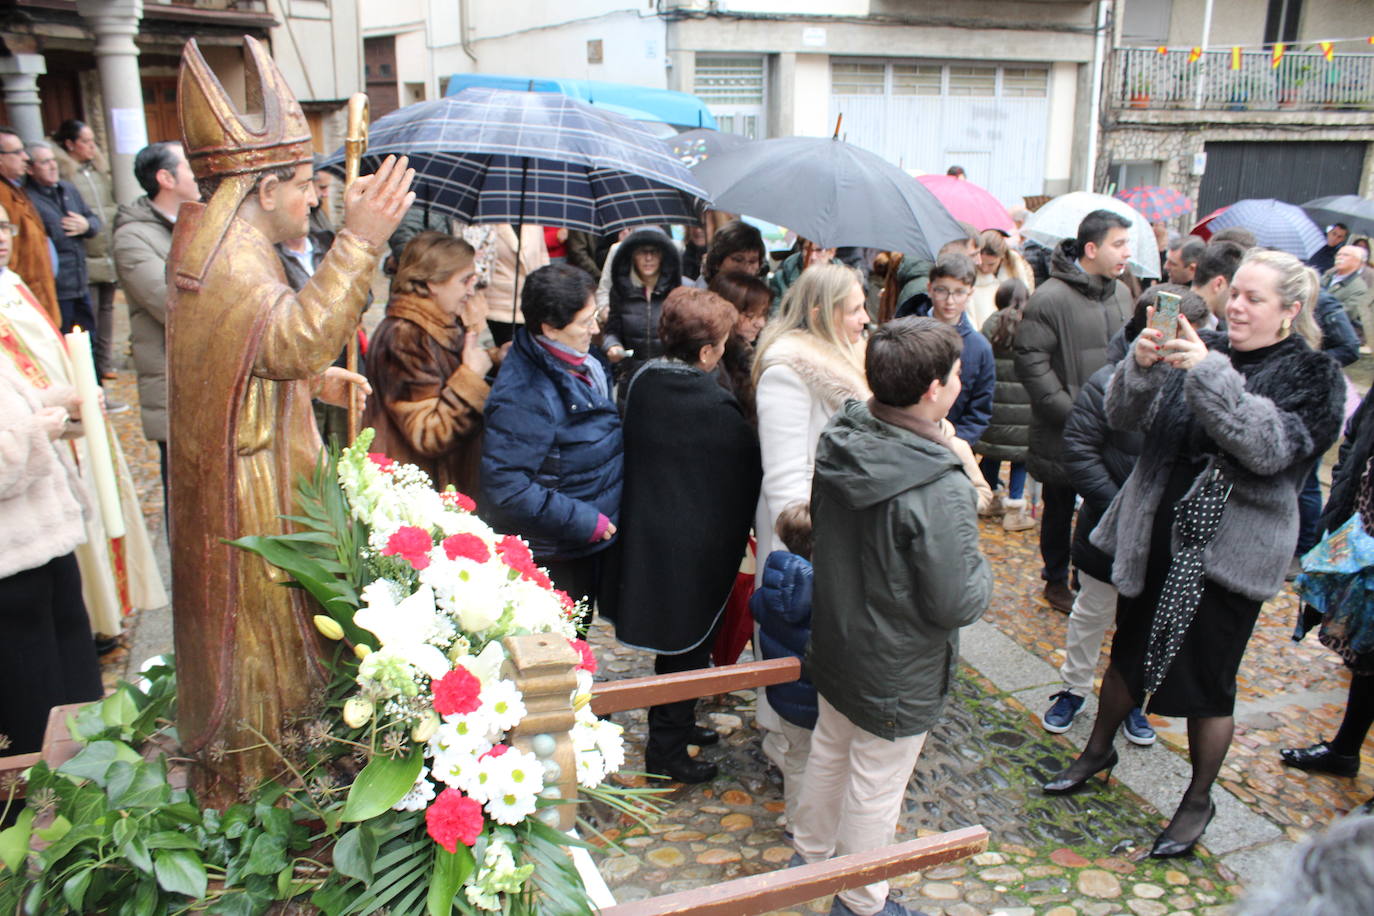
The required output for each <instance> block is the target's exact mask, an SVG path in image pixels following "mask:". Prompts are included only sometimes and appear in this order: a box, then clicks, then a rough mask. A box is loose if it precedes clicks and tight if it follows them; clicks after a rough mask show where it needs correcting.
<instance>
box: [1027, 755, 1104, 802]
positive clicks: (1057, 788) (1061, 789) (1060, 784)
mask: <svg viewBox="0 0 1374 916" xmlns="http://www.w3.org/2000/svg"><path fill="white" fill-rule="evenodd" d="M1082 759H1083V758H1081V757H1080V758H1079V759H1078V760H1076V761H1074V762H1073V763H1072V764H1070V765H1069V767H1068V769H1066V770H1065V771H1064V772H1062V773H1060V774H1059V775H1058V776H1056V777H1054V778H1053V779H1051V780H1050V781H1049V782H1047V783H1045V784H1044V785H1043V786H1041V787H1040V791H1042V792H1044V793H1045V794H1046V795H1072V794H1073V793H1075V792H1077V791H1078V790H1079V789H1081V788H1083V787H1084V786H1086V785H1087V784H1088V780H1089V779H1092V778H1093V777H1094V776H1096V775H1097V774H1098V773H1101V774H1102V782H1103V783H1106V782H1107V780H1109V779H1111V778H1112V767H1114V766H1116V762H1117V760H1119V759H1120V758H1119V757H1118V756H1117V753H1116V748H1112V752H1111V753H1110V754H1108V755H1107V756H1106V757H1104V758H1102V762H1101V763H1099V764H1098V765H1097V766H1095V767H1093V769H1091V770H1089V771H1088V772H1087V773H1084V774H1083V775H1082V776H1080V777H1079V778H1078V779H1074V778H1072V777H1070V776H1069V771H1070V770H1072V769H1073V768H1074V767H1075V766H1077V764H1078V762H1079V760H1082ZM1089 765H1090V766H1091V764H1089Z"/></svg>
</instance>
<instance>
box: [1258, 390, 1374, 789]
mask: <svg viewBox="0 0 1374 916" xmlns="http://www.w3.org/2000/svg"><path fill="white" fill-rule="evenodd" d="M1371 414H1374V398H1371V397H1365V399H1364V400H1363V401H1361V402H1360V406H1359V409H1358V410H1356V411H1355V415H1354V416H1352V417H1351V418H1350V423H1349V425H1347V426H1346V429H1345V441H1344V442H1342V443H1341V451H1340V458H1339V459H1337V462H1336V467H1335V469H1334V470H1333V471H1332V472H1331V497H1330V498H1329V499H1328V500H1327V501H1326V509H1325V510H1324V511H1323V512H1322V517H1321V533H1322V534H1326V533H1327V532H1330V531H1334V530H1335V529H1337V528H1339V527H1340V526H1341V525H1343V524H1345V521H1346V519H1348V518H1350V516H1351V515H1353V514H1354V512H1355V508H1356V505H1357V501H1358V499H1359V496H1360V489H1361V487H1362V486H1366V485H1368V484H1366V482H1365V481H1364V475H1365V468H1366V466H1368V464H1369V459H1370V458H1371V457H1374V416H1371ZM1320 622H1321V619H1320V618H1319V617H1317V616H1316V614H1315V613H1314V612H1313V611H1312V610H1311V609H1310V608H1307V609H1305V615H1304V620H1303V623H1302V630H1303V631H1305V630H1306V629H1308V628H1310V627H1312V626H1315V625H1317V624H1318V623H1320ZM1356 667H1358V668H1360V669H1362V670H1363V671H1364V672H1365V673H1359V672H1358V671H1355V670H1353V669H1352V671H1351V674H1350V696H1349V699H1348V700H1347V701H1346V704H1345V718H1344V719H1343V720H1341V727H1340V730H1339V731H1337V732H1336V737H1334V738H1332V739H1331V740H1330V741H1319V742H1317V743H1316V744H1314V745H1312V746H1311V747H1286V748H1284V749H1283V750H1281V751H1280V752H1279V754H1280V756H1281V757H1282V758H1283V762H1284V763H1285V764H1286V765H1288V766H1290V767H1296V768H1297V769H1299V770H1314V771H1316V772H1318V773H1334V774H1335V775H1337V776H1355V775H1356V774H1358V773H1359V772H1360V747H1361V746H1362V745H1363V744H1364V739H1365V736H1367V735H1368V734H1369V726H1370V725H1371V724H1374V659H1367V658H1366V659H1359V660H1358V661H1357V662H1356Z"/></svg>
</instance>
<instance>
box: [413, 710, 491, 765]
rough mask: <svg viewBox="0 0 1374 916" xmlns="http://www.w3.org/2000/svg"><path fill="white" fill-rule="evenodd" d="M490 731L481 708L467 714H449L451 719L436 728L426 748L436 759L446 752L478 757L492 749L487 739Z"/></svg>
mask: <svg viewBox="0 0 1374 916" xmlns="http://www.w3.org/2000/svg"><path fill="white" fill-rule="evenodd" d="M488 731H490V728H489V727H488V726H487V724H486V717H485V716H483V715H482V712H481V710H478V711H477V712H474V713H469V714H468V715H466V716H459V715H453V716H449V721H447V722H445V723H444V724H442V725H440V726H439V727H438V728H437V729H435V730H434V734H433V735H431V736H430V739H429V743H428V745H426V750H427V751H428V752H429V754H430V756H432V757H434V758H435V759H436V760H437V759H438V758H440V757H443V756H444V755H446V754H471V755H472V756H473V757H478V756H481V755H482V754H485V753H486V752H487V751H489V750H491V742H490V741H488V740H487V732H488Z"/></svg>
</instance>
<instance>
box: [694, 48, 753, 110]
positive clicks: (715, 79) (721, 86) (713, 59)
mask: <svg viewBox="0 0 1374 916" xmlns="http://www.w3.org/2000/svg"><path fill="white" fill-rule="evenodd" d="M693 91H694V92H695V93H696V95H697V97H698V98H700V99H701V100H702V101H704V102H705V103H706V104H707V105H762V104H763V58H762V57H761V56H759V55H748V56H717V55H710V56H707V55H704V54H701V55H698V56H697V62H696V81H695V83H694V84H693Z"/></svg>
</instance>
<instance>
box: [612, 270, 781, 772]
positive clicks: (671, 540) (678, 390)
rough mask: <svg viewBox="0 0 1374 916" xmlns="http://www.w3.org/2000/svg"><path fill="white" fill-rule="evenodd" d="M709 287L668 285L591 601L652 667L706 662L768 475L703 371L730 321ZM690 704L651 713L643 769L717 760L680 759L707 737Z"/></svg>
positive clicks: (629, 420) (635, 386)
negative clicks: (615, 522)
mask: <svg viewBox="0 0 1374 916" xmlns="http://www.w3.org/2000/svg"><path fill="white" fill-rule="evenodd" d="M736 316H737V313H736V311H735V308H734V306H732V305H730V303H728V302H726V301H725V300H724V299H722V298H720V297H719V296H717V295H715V294H714V293H710V292H707V291H706V290H699V289H692V288H686V287H684V288H682V289H678V290H674V291H673V293H672V294H671V295H669V296H668V299H667V301H666V302H665V303H664V306H663V318H662V322H661V324H660V327H659V335H660V337H661V338H662V342H663V349H664V355H663V357H662V358H660V359H655V360H652V361H650V362H649V363H647V364H646V365H645V366H644V368H643V369H642V370H640V372H639V373H638V374H637V375H636V376H635V377H634V379H633V380H632V381H631V383H630V384H629V385H628V386H627V390H626V392H625V397H624V400H623V402H622V403H623V407H624V411H625V490H624V495H623V497H622V499H621V504H620V513H621V515H620V518H621V535H620V541H619V543H618V544H617V545H616V547H615V548H613V549H612V551H611V555H610V557H609V558H608V564H609V565H608V568H607V570H606V575H605V578H604V579H603V585H602V591H601V594H600V598H599V602H598V607H599V609H600V611H601V614H602V616H604V617H606V618H608V619H610V620H612V621H614V623H615V635H616V638H617V639H618V640H620V642H622V643H624V644H625V645H628V646H632V647H634V648H637V649H647V650H648V651H651V652H657V653H658V658H657V659H656V660H655V662H654V671H655V672H656V673H658V674H669V673H673V672H678V671H690V670H693V669H696V668H704V667H706V666H707V665H708V664H709V661H710V654H711V644H712V642H713V640H714V635H715V632H716V629H717V628H718V627H719V625H720V621H721V618H722V617H723V615H724V609H725V602H726V599H727V598H728V597H729V595H730V589H731V588H732V586H733V585H734V582H735V574H736V572H737V571H738V569H739V562H740V558H741V557H742V556H743V555H744V549H745V543H746V541H747V539H748V537H749V528H750V525H751V524H752V522H753V517H754V507H755V505H756V504H757V502H758V495H759V482H760V480H761V479H762V476H763V471H762V466H761V464H760V459H759V444H758V438H757V436H756V435H755V433H754V430H753V427H751V426H750V425H749V423H748V421H747V420H746V419H745V417H744V413H743V411H741V409H740V406H739V403H738V402H737V401H736V400H735V398H734V397H733V396H731V395H730V393H729V392H727V391H725V390H724V389H722V388H721V386H720V385H719V384H717V383H716V381H715V379H714V378H712V377H711V375H710V372H711V370H712V369H714V368H715V366H716V364H717V363H718V362H719V361H720V358H721V354H722V353H724V351H725V341H726V338H727V337H728V336H729V334H730V330H731V328H732V327H733V326H734V324H735V319H736ZM695 709H696V702H695V701H694V700H683V701H681V702H677V703H667V704H662V705H659V706H654V707H651V708H650V709H649V741H648V746H647V748H646V749H645V752H644V764H645V769H646V770H647V771H648V772H650V773H658V774H661V775H664V776H668V777H671V778H673V779H675V780H677V781H679V782H705V781H706V780H709V779H712V778H714V777H715V775H716V766H715V764H712V763H707V762H705V761H701V760H695V759H693V758H691V757H689V756H688V755H687V745H688V744H696V745H703V744H710V743H714V741H715V740H716V736H715V733H714V732H711V731H709V730H707V729H702V728H698V727H697V726H696V721H695V720H696V715H695Z"/></svg>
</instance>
